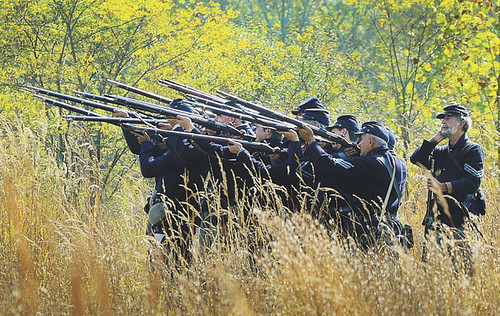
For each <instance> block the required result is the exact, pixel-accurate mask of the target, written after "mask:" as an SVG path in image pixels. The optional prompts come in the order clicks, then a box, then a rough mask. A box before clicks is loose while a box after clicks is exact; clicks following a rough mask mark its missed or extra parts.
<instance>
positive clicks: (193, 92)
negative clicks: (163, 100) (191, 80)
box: [158, 79, 226, 103]
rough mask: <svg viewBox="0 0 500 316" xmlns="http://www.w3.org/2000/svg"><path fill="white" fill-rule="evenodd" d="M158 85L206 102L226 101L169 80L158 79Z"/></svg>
mask: <svg viewBox="0 0 500 316" xmlns="http://www.w3.org/2000/svg"><path fill="white" fill-rule="evenodd" d="M158 83H160V84H161V85H164V86H167V87H168V88H170V89H174V90H177V91H179V92H182V93H184V94H191V95H195V96H198V97H201V98H204V99H208V100H212V101H215V102H220V103H224V102H225V101H226V100H224V99H223V98H221V97H218V96H216V95H213V94H210V93H207V92H203V91H201V90H198V89H195V88H192V87H190V86H188V85H184V84H181V83H178V82H175V81H173V80H170V79H160V80H158Z"/></svg>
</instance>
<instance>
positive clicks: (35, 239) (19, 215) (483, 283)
mask: <svg viewBox="0 0 500 316" xmlns="http://www.w3.org/2000/svg"><path fill="white" fill-rule="evenodd" d="M7 126H8V124H7V123H5V122H2V128H1V130H2V132H1V134H0V135H1V137H0V181H1V182H0V185H1V187H2V190H1V192H0V249H1V250H0V285H1V286H0V314H2V315H66V314H74V315H142V314H144V315H185V314H194V315H228V314H229V315H254V314H263V315H296V314H302V315H304V314H305V315H318V314H321V315H323V314H331V315H373V314H376V315H500V287H499V284H500V256H499V253H500V251H499V246H500V235H499V223H500V221H499V219H500V212H499V211H498V206H499V205H500V201H499V200H498V196H499V188H498V182H497V179H495V178H494V177H493V176H492V175H491V174H490V173H487V174H486V177H485V179H484V181H483V186H482V187H483V190H484V191H485V193H486V196H487V197H488V202H489V208H488V210H487V215H486V216H484V217H483V218H482V219H481V221H480V222H479V224H478V225H479V227H480V229H481V231H482V232H483V234H484V237H485V238H484V239H479V240H478V239H477V238H476V237H474V236H472V237H471V242H472V248H473V263H474V269H475V275H474V276H473V277H470V276H468V275H467V274H466V273H463V272H458V273H457V272H456V271H454V269H453V267H452V265H451V260H450V257H449V255H448V252H447V251H441V250H439V248H438V247H436V245H434V244H431V245H430V251H431V255H432V257H431V260H430V261H429V262H427V263H422V262H421V260H420V257H421V252H422V242H423V227H422V226H421V225H420V222H421V220H422V217H423V214H424V212H425V199H426V188H425V187H424V186H423V185H422V184H423V183H424V182H425V179H424V177H423V173H422V172H421V171H419V170H418V169H417V168H416V167H415V166H410V165H409V168H410V176H409V186H408V188H409V189H408V195H407V197H406V200H405V203H404V205H403V207H402V209H401V210H400V215H401V217H402V218H404V219H405V221H406V222H407V223H410V224H411V225H412V226H413V230H414V236H415V243H416V245H415V247H414V248H413V249H412V250H410V251H408V252H406V253H405V252H403V251H402V250H401V249H396V251H398V252H399V256H398V257H399V258H398V259H397V260H396V261H394V259H393V257H392V256H388V255H385V253H386V252H385V251H380V252H377V253H373V252H368V253H365V252H361V251H354V250H346V249H347V247H345V243H344V242H343V241H342V240H339V239H338V238H332V237H331V236H330V235H329V234H328V233H327V231H325V230H324V229H323V228H322V227H321V226H319V225H318V224H317V223H316V222H315V221H314V220H312V219H311V218H310V216H308V215H307V212H304V213H302V214H294V215H291V214H286V212H284V211H283V210H280V209H277V208H279V206H276V203H274V202H273V194H272V190H271V191H269V192H271V193H269V194H266V195H265V196H267V197H268V198H269V199H268V200H267V201H268V203H267V202H266V203H263V204H261V205H260V206H259V207H257V206H256V210H257V209H258V219H259V221H258V224H257V227H256V228H255V230H252V229H249V228H250V227H248V226H246V225H245V224H241V225H240V226H239V228H238V230H237V231H234V230H231V229H229V232H228V233H227V236H228V238H227V240H219V241H216V242H215V243H214V245H213V247H212V248H211V249H210V250H208V251H207V250H205V251H202V249H201V248H200V247H199V245H198V244H197V243H196V242H195V244H194V245H193V253H194V255H193V260H192V263H191V264H190V265H189V266H188V267H186V268H185V269H181V270H180V271H176V270H175V269H174V268H173V267H172V266H171V265H167V266H165V267H159V268H158V269H156V270H155V271H156V272H155V273H151V272H150V271H151V270H150V268H149V265H148V262H149V260H148V254H147V248H148V244H149V242H148V237H146V236H145V234H144V230H145V225H146V220H147V219H146V215H145V213H144V211H143V205H144V199H145V197H146V196H147V193H148V189H149V188H150V187H151V182H149V181H146V180H144V179H142V178H141V176H140V173H139V172H137V170H135V169H134V170H135V171H134V172H133V174H130V175H128V176H127V177H124V178H123V179H120V183H121V189H120V190H118V191H117V192H116V193H115V194H113V195H111V197H110V198H108V199H107V200H102V199H100V198H99V197H100V186H99V183H100V182H99V181H100V179H99V177H100V174H99V168H98V166H97V167H96V166H95V163H93V162H92V161H88V160H86V159H85V158H82V159H77V158H75V157H73V160H72V161H76V162H75V163H74V164H73V165H69V166H68V165H62V164H60V163H57V161H56V159H55V157H54V155H52V154H51V150H50V148H45V147H44V146H43V145H42V144H43V143H42V142H41V141H40V139H43V137H44V135H43V132H40V131H38V132H36V133H35V132H33V131H30V130H28V129H25V128H23V127H18V128H17V129H16V130H15V131H14V130H12V129H11V128H8V127H7ZM241 203H250V204H252V201H246V200H245V199H242V202H241ZM252 231H253V234H257V235H258V237H257V238H258V239H259V240H261V241H263V242H268V243H269V247H262V248H261V249H259V250H257V251H254V256H253V260H250V261H253V263H251V264H250V263H249V257H250V256H251V255H250V251H249V247H250V246H249V240H250V238H249V234H252ZM162 275H163V277H162ZM165 275H168V277H165Z"/></svg>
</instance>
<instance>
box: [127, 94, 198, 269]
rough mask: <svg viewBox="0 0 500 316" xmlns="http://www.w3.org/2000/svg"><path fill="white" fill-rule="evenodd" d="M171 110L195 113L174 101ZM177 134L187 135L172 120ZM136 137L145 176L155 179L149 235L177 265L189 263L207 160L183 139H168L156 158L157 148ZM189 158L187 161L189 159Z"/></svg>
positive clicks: (148, 141)
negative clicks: (169, 253) (170, 255)
mask: <svg viewBox="0 0 500 316" xmlns="http://www.w3.org/2000/svg"><path fill="white" fill-rule="evenodd" d="M170 107H172V108H175V109H179V110H182V111H187V112H191V113H194V110H193V109H192V108H191V107H190V106H189V105H187V104H185V103H183V102H182V101H180V100H174V101H173V102H172V103H171V104H170ZM169 123H170V125H172V126H173V130H174V131H181V132H182V131H184V130H183V129H182V127H181V126H179V125H178V124H177V120H176V119H169ZM134 134H136V136H137V138H138V141H139V143H140V146H141V151H140V153H139V161H140V165H141V172H142V175H143V176H144V177H146V178H153V177H154V178H156V179H160V181H157V182H156V187H155V193H154V194H153V195H152V196H151V201H150V208H149V220H148V234H149V235H152V236H154V237H155V238H156V239H157V240H158V241H159V242H161V243H162V244H164V246H165V247H166V249H167V251H169V252H171V254H172V256H173V258H174V260H175V262H174V264H180V263H182V261H184V262H187V263H189V260H190V254H189V246H190V242H191V238H192V235H193V233H194V229H195V225H199V221H200V220H199V214H198V213H199V210H200V208H201V206H200V205H199V198H198V196H197V193H198V192H199V191H203V178H204V177H205V175H206V173H207V169H206V166H204V165H203V164H200V163H199V161H200V158H204V157H203V156H202V155H201V154H199V151H198V150H196V149H195V148H194V147H193V146H192V145H191V144H190V143H189V141H187V140H186V139H184V138H181V137H177V136H169V137H168V138H167V147H168V149H167V150H166V151H165V153H164V154H162V155H161V156H155V155H154V145H153V143H152V142H151V140H150V139H149V136H148V135H147V134H145V133H143V134H139V133H134ZM186 157H188V159H186Z"/></svg>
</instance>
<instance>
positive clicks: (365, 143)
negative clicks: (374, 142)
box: [359, 134, 372, 156]
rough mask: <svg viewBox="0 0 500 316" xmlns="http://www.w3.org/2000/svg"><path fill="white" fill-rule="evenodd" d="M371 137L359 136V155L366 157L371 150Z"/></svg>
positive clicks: (367, 135) (366, 135)
mask: <svg viewBox="0 0 500 316" xmlns="http://www.w3.org/2000/svg"><path fill="white" fill-rule="evenodd" d="M370 140H371V137H370V135H369V134H362V135H361V142H360V143H359V148H360V155H361V156H366V154H368V153H369V152H370V150H371V149H372V148H371V141H370Z"/></svg>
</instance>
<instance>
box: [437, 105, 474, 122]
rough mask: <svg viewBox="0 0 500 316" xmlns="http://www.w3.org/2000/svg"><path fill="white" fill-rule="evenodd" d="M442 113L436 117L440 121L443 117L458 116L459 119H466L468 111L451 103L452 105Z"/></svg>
mask: <svg viewBox="0 0 500 316" xmlns="http://www.w3.org/2000/svg"><path fill="white" fill-rule="evenodd" d="M443 111H444V113H440V114H438V115H437V118H438V119H442V118H443V117H445V115H458V116H460V117H468V116H469V111H467V109H466V108H464V107H463V106H461V105H460V104H459V103H453V104H452V105H448V106H447V107H445V108H444V109H443Z"/></svg>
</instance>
